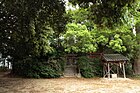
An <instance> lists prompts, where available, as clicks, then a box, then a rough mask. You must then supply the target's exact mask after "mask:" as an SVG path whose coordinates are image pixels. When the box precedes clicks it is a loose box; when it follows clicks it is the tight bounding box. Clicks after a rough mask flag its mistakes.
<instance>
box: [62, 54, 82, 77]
mask: <svg viewBox="0 0 140 93" xmlns="http://www.w3.org/2000/svg"><path fill="white" fill-rule="evenodd" d="M77 60H78V56H77V54H67V55H66V66H65V71H64V77H77V76H79V75H80V74H79V73H80V71H79V70H78V67H77Z"/></svg>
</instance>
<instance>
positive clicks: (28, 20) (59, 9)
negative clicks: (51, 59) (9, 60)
mask: <svg viewBox="0 0 140 93" xmlns="http://www.w3.org/2000/svg"><path fill="white" fill-rule="evenodd" d="M0 5H1V6H0V7H1V8H0V23H1V25H0V26H1V27H0V28H1V31H0V35H1V37H0V46H1V51H2V52H3V54H5V53H7V54H9V55H11V56H14V57H18V58H20V57H21V58H23V57H26V56H43V55H44V56H45V55H47V53H51V52H53V51H55V47H56V46H57V45H56V46H53V45H54V44H53V45H52V41H53V40H54V39H55V38H58V37H59V34H60V33H61V32H63V31H64V29H65V24H66V21H65V20H66V19H65V16H64V13H65V6H64V2H63V1H61V0H53V1H52V0H47V1H46V0H33V1H32V0H10V1H9V0H3V1H2V2H0Z"/></svg>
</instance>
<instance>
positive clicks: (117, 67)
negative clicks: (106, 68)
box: [117, 65, 119, 77]
mask: <svg viewBox="0 0 140 93" xmlns="http://www.w3.org/2000/svg"><path fill="white" fill-rule="evenodd" d="M117 76H118V77H119V66H118V65H117Z"/></svg>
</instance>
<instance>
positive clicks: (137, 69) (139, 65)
mask: <svg viewBox="0 0 140 93" xmlns="http://www.w3.org/2000/svg"><path fill="white" fill-rule="evenodd" d="M134 74H136V75H138V74H140V55H139V56H138V59H136V60H135V62H134Z"/></svg>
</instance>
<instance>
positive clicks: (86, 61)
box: [78, 56, 102, 78]
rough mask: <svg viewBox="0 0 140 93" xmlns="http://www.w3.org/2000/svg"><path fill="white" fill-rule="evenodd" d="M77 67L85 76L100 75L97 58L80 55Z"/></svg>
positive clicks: (99, 63) (99, 65) (100, 66)
mask: <svg viewBox="0 0 140 93" xmlns="http://www.w3.org/2000/svg"><path fill="white" fill-rule="evenodd" d="M78 67H79V68H80V73H81V75H82V76H83V77H85V78H91V77H94V76H102V65H101V62H100V60H99V59H98V58H88V57H86V56H82V57H80V58H79V60H78Z"/></svg>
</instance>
